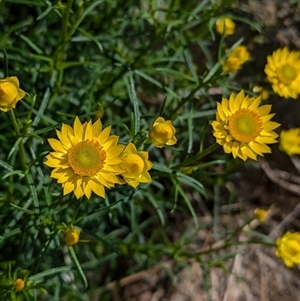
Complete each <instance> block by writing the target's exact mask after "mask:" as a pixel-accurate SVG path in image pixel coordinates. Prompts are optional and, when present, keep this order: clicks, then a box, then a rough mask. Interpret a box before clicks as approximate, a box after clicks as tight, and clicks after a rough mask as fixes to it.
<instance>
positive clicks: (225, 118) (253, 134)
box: [212, 90, 280, 161]
mask: <svg viewBox="0 0 300 301" xmlns="http://www.w3.org/2000/svg"><path fill="white" fill-rule="evenodd" d="M260 101H261V99H260V97H257V98H254V97H251V98H249V97H248V96H245V94H244V91H243V90H242V91H241V92H240V93H239V94H237V95H235V94H233V93H232V94H231V96H230V98H229V100H228V99H226V98H223V99H222V103H217V114H216V120H215V121H213V122H212V127H213V130H214V131H213V135H214V136H215V137H216V140H217V143H218V144H220V145H222V146H223V148H224V151H225V153H232V155H233V157H234V158H236V157H240V158H241V159H243V160H244V161H245V160H246V159H247V158H248V157H249V158H251V159H253V160H257V155H260V156H263V153H271V149H270V148H269V147H268V146H267V145H266V144H269V143H276V142H277V141H276V137H277V136H278V135H277V134H276V133H275V132H273V130H274V129H276V128H277V127H278V126H280V124H279V123H277V122H272V121H270V119H271V118H272V117H273V116H274V114H269V112H270V110H271V105H264V106H261V107H259V104H260Z"/></svg>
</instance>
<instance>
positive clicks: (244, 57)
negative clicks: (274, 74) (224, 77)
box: [222, 45, 250, 73]
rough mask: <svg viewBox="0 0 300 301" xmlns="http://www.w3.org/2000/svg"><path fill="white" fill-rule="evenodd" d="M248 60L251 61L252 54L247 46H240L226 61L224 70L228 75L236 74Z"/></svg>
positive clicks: (223, 64) (223, 65)
mask: <svg viewBox="0 0 300 301" xmlns="http://www.w3.org/2000/svg"><path fill="white" fill-rule="evenodd" d="M248 60H250V52H249V51H248V49H247V47H246V46H244V45H239V46H237V47H236V48H234V49H233V51H232V52H231V53H230V54H229V56H228V57H227V58H226V59H225V60H224V62H223V63H222V68H223V70H224V71H225V72H227V73H234V72H235V71H237V70H239V69H241V68H242V65H243V64H244V63H245V62H246V61H248Z"/></svg>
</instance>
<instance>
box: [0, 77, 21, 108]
mask: <svg viewBox="0 0 300 301" xmlns="http://www.w3.org/2000/svg"><path fill="white" fill-rule="evenodd" d="M25 94H26V93H25V92H24V91H23V90H22V89H20V88H19V80H18V78H17V77H16V76H11V77H7V78H5V79H0V110H1V111H3V112H7V111H8V110H10V109H13V108H15V107H16V104H17V102H18V101H19V100H20V99H22V98H23V97H24V96H25Z"/></svg>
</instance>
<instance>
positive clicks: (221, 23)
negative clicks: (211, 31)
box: [216, 17, 235, 36]
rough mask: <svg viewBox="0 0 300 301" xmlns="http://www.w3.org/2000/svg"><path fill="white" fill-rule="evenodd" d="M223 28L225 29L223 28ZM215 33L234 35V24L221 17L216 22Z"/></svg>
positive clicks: (228, 19)
mask: <svg viewBox="0 0 300 301" xmlns="http://www.w3.org/2000/svg"><path fill="white" fill-rule="evenodd" d="M224 27H225V28H224ZM216 31H217V32H218V33H219V34H223V32H224V35H225V36H230V35H233V34H234V33H235V23H234V22H233V21H232V20H231V19H230V18H227V17H221V18H219V19H218V20H217V21H216Z"/></svg>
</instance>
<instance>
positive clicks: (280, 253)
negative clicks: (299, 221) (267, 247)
mask: <svg viewBox="0 0 300 301" xmlns="http://www.w3.org/2000/svg"><path fill="white" fill-rule="evenodd" d="M275 254H276V256H277V257H278V258H280V259H282V260H283V262H284V263H285V265H286V266H287V267H289V268H292V267H294V266H295V265H297V264H300V232H294V233H291V232H286V233H285V234H284V235H283V236H281V237H278V238H277V240H276V253H275Z"/></svg>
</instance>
